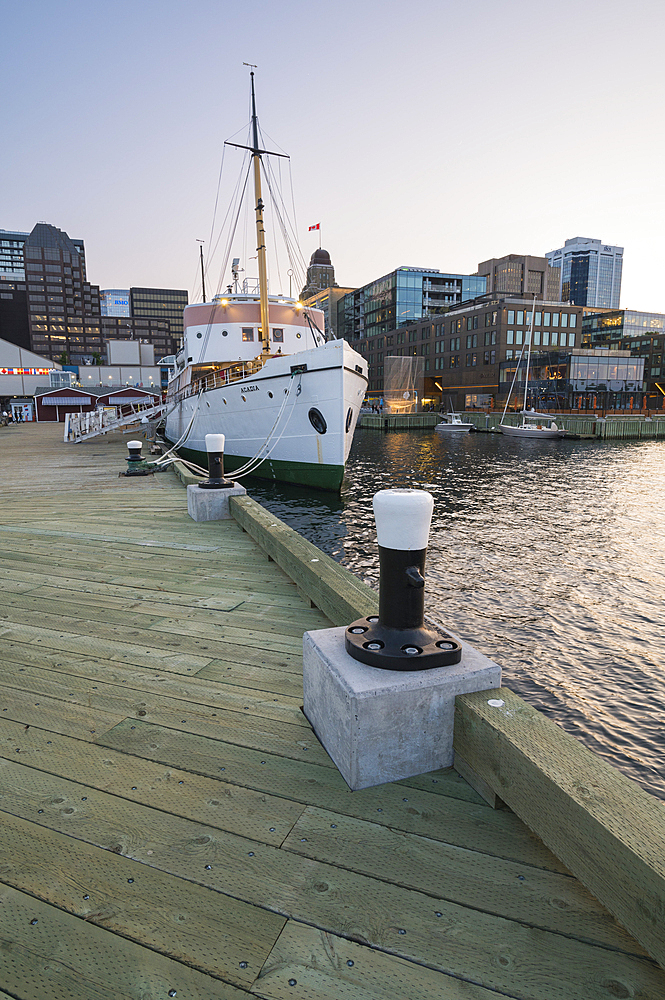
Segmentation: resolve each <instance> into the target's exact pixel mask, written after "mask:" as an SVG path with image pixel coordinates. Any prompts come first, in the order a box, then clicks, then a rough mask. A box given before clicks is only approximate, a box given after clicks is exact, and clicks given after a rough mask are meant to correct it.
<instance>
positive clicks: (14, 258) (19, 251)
mask: <svg viewBox="0 0 665 1000" xmlns="http://www.w3.org/2000/svg"><path fill="white" fill-rule="evenodd" d="M29 235H30V234H29V233H14V232H10V231H9V230H8V229H0V281H25V267H24V266H23V244H24V243H25V241H26V239H27V238H28V236H29Z"/></svg>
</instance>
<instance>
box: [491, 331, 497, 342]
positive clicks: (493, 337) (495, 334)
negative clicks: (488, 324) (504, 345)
mask: <svg viewBox="0 0 665 1000" xmlns="http://www.w3.org/2000/svg"><path fill="white" fill-rule="evenodd" d="M496 337H497V333H496V330H492V340H491V343H492V344H496Z"/></svg>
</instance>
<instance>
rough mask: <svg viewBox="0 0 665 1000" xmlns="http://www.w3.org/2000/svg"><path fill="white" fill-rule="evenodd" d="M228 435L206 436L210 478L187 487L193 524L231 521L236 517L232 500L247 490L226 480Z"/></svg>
mask: <svg viewBox="0 0 665 1000" xmlns="http://www.w3.org/2000/svg"><path fill="white" fill-rule="evenodd" d="M224 441H225V438H224V435H223V434H206V452H207V454H208V478H207V479H204V480H203V481H202V482H200V483H193V484H192V485H190V486H188V487H187V513H188V514H189V516H190V517H191V519H192V520H193V521H228V520H230V519H231V518H232V517H233V515H232V513H231V510H230V508H229V499H230V498H231V497H233V496H243V495H244V494H245V493H246V492H247V490H246V489H245V487H244V486H240V484H239V483H234V482H233V480H232V479H225V478H224Z"/></svg>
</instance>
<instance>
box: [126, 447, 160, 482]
mask: <svg viewBox="0 0 665 1000" xmlns="http://www.w3.org/2000/svg"><path fill="white" fill-rule="evenodd" d="M142 448H143V442H142V441H128V442H127V450H128V452H129V455H128V456H127V471H126V472H121V473H120V475H121V476H149V475H151V474H152V472H153V471H154V469H151V468H150V467H149V464H148V462H146V461H145V459H144V458H143V455H142V454H141V449H142Z"/></svg>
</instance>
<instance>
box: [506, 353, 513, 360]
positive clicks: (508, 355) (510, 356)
mask: <svg viewBox="0 0 665 1000" xmlns="http://www.w3.org/2000/svg"><path fill="white" fill-rule="evenodd" d="M512 356H513V352H512V351H506V361H510V359H511V358H512Z"/></svg>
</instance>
